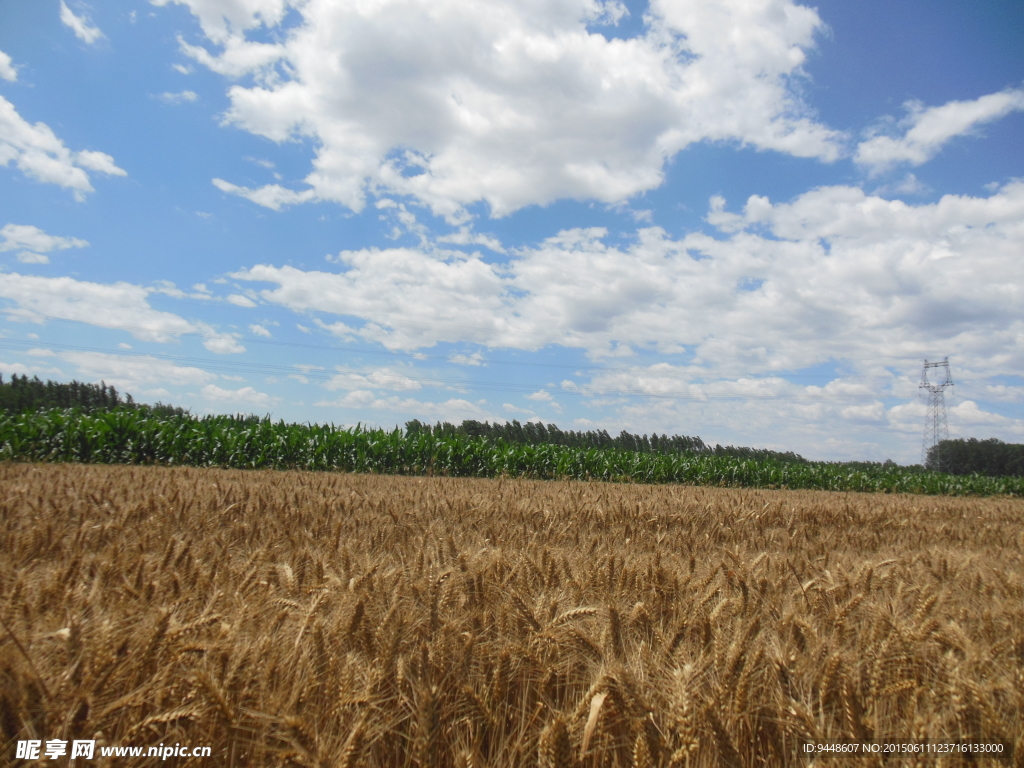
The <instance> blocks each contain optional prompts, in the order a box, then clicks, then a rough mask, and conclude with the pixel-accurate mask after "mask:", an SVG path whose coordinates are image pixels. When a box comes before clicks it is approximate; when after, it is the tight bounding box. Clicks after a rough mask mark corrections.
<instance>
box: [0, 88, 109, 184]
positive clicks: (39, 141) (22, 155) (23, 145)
mask: <svg viewBox="0 0 1024 768" xmlns="http://www.w3.org/2000/svg"><path fill="white" fill-rule="evenodd" d="M12 162H13V163H14V164H15V165H16V166H17V168H18V169H19V170H20V171H21V172H22V173H24V174H25V175H26V176H29V177H31V178H33V179H36V180H37V181H42V182H44V183H47V184H58V185H60V186H62V187H64V188H66V189H70V190H72V191H73V192H74V194H75V198H76V199H78V200H83V199H84V198H85V194H86V193H87V192H92V191H93V187H92V184H91V183H90V182H89V175H88V174H87V173H86V170H90V171H96V172H99V173H105V174H109V175H113V176H126V175H127V172H126V171H125V170H124V169H122V168H118V167H117V165H115V163H114V158H112V157H111V156H110V155H108V154H105V153H103V152H95V151H92V150H84V151H81V152H72V151H71V150H70V149H68V148H67V147H66V146H65V145H64V142H63V141H61V140H60V139H59V138H57V136H56V134H54V132H53V131H52V130H51V129H50V127H49V126H48V125H46V124H45V123H41V122H40V123H36V124H35V125H31V124H29V123H28V122H27V121H26V120H25V119H24V118H23V117H22V116H21V115H19V114H18V111H17V110H16V109H15V108H14V105H13V104H11V102H9V101H7V99H5V98H4V97H3V96H0V165H2V166H6V165H9V164H10V163H12Z"/></svg>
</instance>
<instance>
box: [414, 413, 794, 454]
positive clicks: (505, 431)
mask: <svg viewBox="0 0 1024 768" xmlns="http://www.w3.org/2000/svg"><path fill="white" fill-rule="evenodd" d="M405 431H406V433H407V434H415V433H417V432H429V433H431V434H433V435H434V436H436V437H447V436H450V435H466V436H468V437H485V438H488V439H489V440H495V441H496V440H504V441H505V442H507V443H515V444H521V445H564V446H568V447H570V448H583V449H589V448H616V449H619V450H623V451H635V452H637V453H660V454H670V453H694V454H698V453H699V454H705V455H711V456H731V457H733V458H740V459H757V460H759V461H764V460H768V459H771V460H774V461H782V462H787V463H800V464H806V463H807V459H805V458H804V457H803V456H800V455H798V454H796V453H792V452H786V453H782V452H780V451H770V450H767V449H764V448H740V447H736V446H731V445H730V446H721V445H716V446H714V447H711V446H709V445H706V444H705V443H704V441H703V440H701V439H700V438H699V437H687V436H685V435H671V436H669V435H659V434H657V433H655V434H653V435H651V436H650V437H648V436H647V435H634V434H631V433H629V432H626V431H625V430H623V431H622V432H620V433H619V434H618V436H616V437H612V436H611V435H610V434H608V432H607V431H606V430H603V429H598V430H589V431H587V432H576V431H572V430H570V431H564V430H561V429H559V428H558V427H557V426H556V425H554V424H547V425H545V424H543V423H541V422H533V421H528V422H526V423H525V424H520V423H519V422H518V421H514V420H513V421H509V422H506V423H504V424H499V423H494V424H491V423H490V422H487V421H483V422H481V421H472V420H467V421H463V422H462V423H461V424H459V425H458V426H456V425H455V424H450V423H449V422H447V421H445V422H439V423H437V424H435V425H433V426H431V425H430V424H424V423H423V422H421V421H419V420H417V419H413V420H412V421H409V422H406V425H405Z"/></svg>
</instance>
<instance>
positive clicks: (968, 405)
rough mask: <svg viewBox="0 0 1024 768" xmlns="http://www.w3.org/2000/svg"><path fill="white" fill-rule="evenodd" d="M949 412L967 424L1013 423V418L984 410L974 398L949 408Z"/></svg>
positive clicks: (1000, 424) (1001, 424)
mask: <svg viewBox="0 0 1024 768" xmlns="http://www.w3.org/2000/svg"><path fill="white" fill-rule="evenodd" d="M949 413H950V415H951V416H952V417H954V418H955V419H956V420H957V421H959V422H961V423H962V424H964V425H966V426H971V427H974V426H989V425H993V426H1003V425H1006V424H1010V423H1012V422H1013V421H1014V420H1013V419H1008V418H1006V417H1005V416H1000V415H999V414H998V413H990V412H988V411H985V410H982V409H981V408H980V407H979V406H978V404H977V403H976V402H974V401H973V400H964V401H963V402H962V403H960V404H959V405H955V406H953V407H952V408H950V409H949Z"/></svg>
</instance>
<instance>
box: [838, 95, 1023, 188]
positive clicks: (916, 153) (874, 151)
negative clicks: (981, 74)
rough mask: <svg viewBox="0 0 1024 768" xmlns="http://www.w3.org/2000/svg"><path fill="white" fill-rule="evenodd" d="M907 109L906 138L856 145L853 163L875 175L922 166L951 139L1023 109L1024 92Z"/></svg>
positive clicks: (877, 139) (914, 104)
mask: <svg viewBox="0 0 1024 768" xmlns="http://www.w3.org/2000/svg"><path fill="white" fill-rule="evenodd" d="M904 107H905V108H906V110H907V112H908V115H907V117H906V118H905V119H904V120H902V121H901V122H900V123H899V127H900V128H905V129H906V130H905V131H904V133H903V135H901V136H895V137H894V136H873V137H871V138H869V139H867V140H865V141H862V142H861V143H860V144H858V145H857V151H856V154H855V155H854V160H856V161H857V162H858V163H860V164H861V165H865V166H868V167H869V168H870V169H871V171H872V172H873V173H879V172H881V171H884V170H886V169H887V168H889V167H891V166H893V165H896V164H898V163H910V164H911V165H921V164H922V163H925V162H927V161H928V160H930V159H931V158H933V157H934V156H935V155H937V154H938V153H939V150H941V149H942V147H943V146H944V145H945V144H946V143H947V142H948V141H949V140H950V139H953V138H954V137H956V136H963V135H965V134H969V133H971V132H972V131H974V129H976V128H977V127H978V126H979V125H983V124H985V123H990V122H992V121H994V120H998V119H1000V118H1002V117H1005V116H1006V115H1008V114H1010V113H1011V112H1019V111H1021V110H1024V90H1022V89H1009V90H1005V91H999V92H998V93H990V94H988V95H987V96H982V97H980V98H977V99H974V100H973V101H950V102H947V103H946V104H943V105H942V106H940V107H925V106H924V105H923V104H922V103H921V102H919V101H908V102H907V103H906V104H904Z"/></svg>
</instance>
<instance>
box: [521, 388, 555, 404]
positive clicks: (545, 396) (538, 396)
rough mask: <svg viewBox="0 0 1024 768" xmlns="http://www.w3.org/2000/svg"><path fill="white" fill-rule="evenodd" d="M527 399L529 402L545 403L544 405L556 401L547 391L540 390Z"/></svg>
mask: <svg viewBox="0 0 1024 768" xmlns="http://www.w3.org/2000/svg"><path fill="white" fill-rule="evenodd" d="M526 399H527V400H538V401H540V402H544V403H547V402H551V401H552V400H554V398H553V397H552V396H551V393H550V392H547V391H545V390H543V389H542V390H539V391H537V392H534V393H533V394H532V395H527V396H526Z"/></svg>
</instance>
